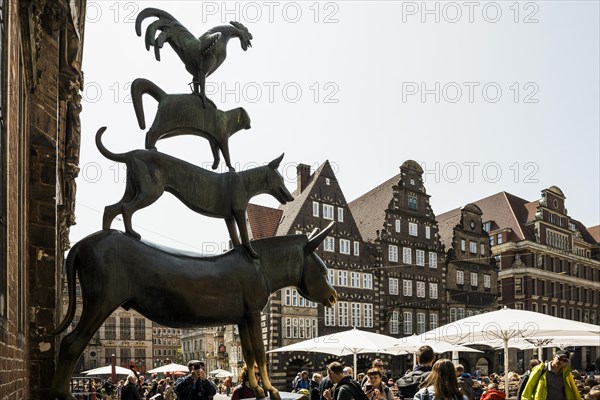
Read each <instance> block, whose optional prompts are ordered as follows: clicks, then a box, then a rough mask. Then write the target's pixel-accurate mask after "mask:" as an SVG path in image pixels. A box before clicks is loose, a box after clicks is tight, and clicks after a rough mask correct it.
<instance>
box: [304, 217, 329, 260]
mask: <svg viewBox="0 0 600 400" xmlns="http://www.w3.org/2000/svg"><path fill="white" fill-rule="evenodd" d="M333 225H335V222H334V221H331V222H330V223H329V225H327V227H326V228H325V229H323V230H322V231H321V232H319V233H317V234H316V235H312V234H311V235H310V236H311V237H310V238H309V239H308V243H306V245H305V246H304V254H306V255H308V254H311V253H312V252H313V251H315V250H316V249H317V247H319V245H320V244H321V242H322V241H323V240H325V238H326V237H327V235H329V232H331V230H332V229H333Z"/></svg>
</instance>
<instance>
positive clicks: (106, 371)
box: [82, 365, 133, 375]
mask: <svg viewBox="0 0 600 400" xmlns="http://www.w3.org/2000/svg"><path fill="white" fill-rule="evenodd" d="M115 371H116V372H117V375H129V374H133V371H131V370H130V369H127V368H123V367H119V366H118V365H117V366H115ZM82 374H86V375H111V374H112V366H110V365H107V366H106V367H100V368H94V369H90V370H87V371H83V372H82Z"/></svg>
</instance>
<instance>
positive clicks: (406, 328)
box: [402, 311, 413, 335]
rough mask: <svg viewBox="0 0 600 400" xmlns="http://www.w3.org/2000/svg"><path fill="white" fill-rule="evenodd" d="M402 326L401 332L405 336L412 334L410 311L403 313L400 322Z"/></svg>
mask: <svg viewBox="0 0 600 400" xmlns="http://www.w3.org/2000/svg"><path fill="white" fill-rule="evenodd" d="M402 325H403V326H404V329H403V332H404V334H405V335H411V334H412V333H413V326H412V312H410V311H405V312H404V318H403V321H402Z"/></svg>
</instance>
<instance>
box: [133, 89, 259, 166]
mask: <svg viewBox="0 0 600 400" xmlns="http://www.w3.org/2000/svg"><path fill="white" fill-rule="evenodd" d="M146 93H147V94H149V95H150V96H152V97H153V98H154V99H155V100H156V101H158V111H157V112H156V116H155V117H154V122H153V123H152V126H151V127H150V129H149V130H148V132H147V133H146V148H147V149H152V150H156V142H157V141H158V140H160V139H163V138H168V137H172V136H178V135H197V136H202V137H204V138H206V139H207V140H208V141H209V143H210V148H211V150H212V154H213V159H214V161H213V164H212V169H217V167H218V165H219V150H221V153H223V158H224V159H225V164H227V167H229V170H230V171H234V168H233V167H232V166H231V159H230V157H229V137H230V136H231V135H233V134H234V133H236V132H238V131H239V130H241V129H250V116H249V115H248V113H247V112H246V110H244V109H243V108H241V107H238V108H235V109H233V110H229V111H221V110H218V109H217V108H216V107H215V105H214V103H212V102H210V104H209V106H208V107H207V108H204V107H203V106H202V101H201V100H200V98H199V97H198V96H197V95H193V94H167V93H165V92H164V91H163V90H162V89H161V88H159V87H158V86H157V85H156V84H154V83H153V82H151V81H149V80H147V79H142V78H138V79H136V80H134V81H133V83H132V84H131V99H132V102H133V108H134V110H135V115H136V117H137V120H138V124H139V126H140V128H141V129H146V122H145V121H144V108H143V103H142V95H144V94H146ZM209 101H210V100H209Z"/></svg>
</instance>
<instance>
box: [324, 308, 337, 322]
mask: <svg viewBox="0 0 600 400" xmlns="http://www.w3.org/2000/svg"><path fill="white" fill-rule="evenodd" d="M334 325H335V307H325V326H334Z"/></svg>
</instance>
